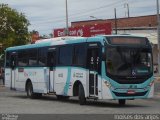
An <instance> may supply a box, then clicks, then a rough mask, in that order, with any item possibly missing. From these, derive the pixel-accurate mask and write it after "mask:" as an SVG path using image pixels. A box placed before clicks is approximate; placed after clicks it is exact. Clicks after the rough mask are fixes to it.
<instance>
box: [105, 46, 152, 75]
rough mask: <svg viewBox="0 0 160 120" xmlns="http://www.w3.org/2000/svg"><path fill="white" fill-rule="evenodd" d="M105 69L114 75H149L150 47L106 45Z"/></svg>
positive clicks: (150, 69)
mask: <svg viewBox="0 0 160 120" xmlns="http://www.w3.org/2000/svg"><path fill="white" fill-rule="evenodd" d="M106 71H107V73H108V74H110V75H114V76H127V77H133V76H135V77H136V76H144V75H149V74H150V73H151V72H152V56H151V49H149V48H133V47H131V48H129V47H124V46H107V48H106Z"/></svg>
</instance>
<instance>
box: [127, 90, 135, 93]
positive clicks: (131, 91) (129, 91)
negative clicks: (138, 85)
mask: <svg viewBox="0 0 160 120" xmlns="http://www.w3.org/2000/svg"><path fill="white" fill-rule="evenodd" d="M127 94H135V91H134V90H128V91H127Z"/></svg>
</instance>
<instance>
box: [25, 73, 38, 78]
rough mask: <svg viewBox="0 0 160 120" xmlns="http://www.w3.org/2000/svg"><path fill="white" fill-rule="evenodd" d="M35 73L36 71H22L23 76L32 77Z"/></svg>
mask: <svg viewBox="0 0 160 120" xmlns="http://www.w3.org/2000/svg"><path fill="white" fill-rule="evenodd" d="M36 74H37V73H36V72H28V73H27V72H24V76H25V77H33V76H35V75H36Z"/></svg>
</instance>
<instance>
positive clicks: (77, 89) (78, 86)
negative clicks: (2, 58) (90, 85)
mask: <svg viewBox="0 0 160 120" xmlns="http://www.w3.org/2000/svg"><path fill="white" fill-rule="evenodd" d="M73 96H78V98H79V104H80V105H85V104H86V98H85V92H84V88H83V84H82V83H81V82H80V81H78V80H77V81H76V82H75V83H74V85H73Z"/></svg>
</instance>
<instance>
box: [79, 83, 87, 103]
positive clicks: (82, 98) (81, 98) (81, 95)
mask: <svg viewBox="0 0 160 120" xmlns="http://www.w3.org/2000/svg"><path fill="white" fill-rule="evenodd" d="M79 104H80V105H85V104H86V98H85V93H84V88H83V86H82V84H79Z"/></svg>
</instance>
